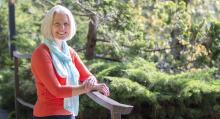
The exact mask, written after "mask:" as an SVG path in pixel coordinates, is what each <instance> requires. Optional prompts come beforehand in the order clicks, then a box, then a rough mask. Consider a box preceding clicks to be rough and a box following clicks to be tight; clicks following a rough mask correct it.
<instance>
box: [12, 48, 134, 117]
mask: <svg viewBox="0 0 220 119" xmlns="http://www.w3.org/2000/svg"><path fill="white" fill-rule="evenodd" d="M13 57H14V68H15V69H14V76H15V77H14V80H15V111H16V119H20V118H21V116H20V113H19V104H21V105H23V106H25V107H28V108H31V109H33V107H34V105H33V104H30V103H28V102H26V101H24V100H23V99H22V98H21V96H20V93H22V92H20V90H19V74H18V72H19V64H18V63H19V59H24V58H25V59H30V58H31V54H21V53H19V52H18V51H14V52H13ZM87 96H89V98H91V99H92V100H93V101H95V102H96V103H98V104H99V105H101V106H103V107H104V108H106V109H108V110H109V111H110V113H111V119H121V115H126V114H129V113H130V112H131V111H132V109H133V106H131V105H125V104H121V103H119V102H117V101H115V100H113V99H111V98H109V97H106V96H104V95H102V94H101V93H99V92H89V93H87Z"/></svg>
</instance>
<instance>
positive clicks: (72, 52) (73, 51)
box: [69, 46, 77, 56]
mask: <svg viewBox="0 0 220 119" xmlns="http://www.w3.org/2000/svg"><path fill="white" fill-rule="evenodd" d="M69 49H70V54H71V55H73V56H75V55H76V54H77V53H76V51H75V50H74V49H73V48H72V47H70V46H69Z"/></svg>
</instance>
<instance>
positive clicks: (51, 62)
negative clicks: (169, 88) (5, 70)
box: [31, 5, 109, 119]
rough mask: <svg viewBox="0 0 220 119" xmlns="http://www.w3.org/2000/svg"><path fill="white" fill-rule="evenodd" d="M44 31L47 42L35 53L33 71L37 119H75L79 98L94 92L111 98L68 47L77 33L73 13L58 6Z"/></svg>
mask: <svg viewBox="0 0 220 119" xmlns="http://www.w3.org/2000/svg"><path fill="white" fill-rule="evenodd" d="M41 31H42V33H43V35H44V37H45V40H44V42H43V43H42V44H40V45H39V46H38V47H37V48H36V49H35V51H34V52H33V54H32V58H31V69H32V72H33V75H34V78H35V86H36V89H37V96H38V98H37V102H36V104H35V106H34V112H33V115H34V119H74V118H75V116H77V114H78V108H79V98H78V96H79V95H81V94H84V93H87V92H89V91H91V90H97V91H100V92H101V93H103V94H104V95H106V96H108V95H109V89H108V87H107V86H106V85H105V84H99V83H97V81H96V78H95V77H94V76H93V75H92V74H91V73H90V72H89V71H88V69H87V68H86V67H85V65H84V64H83V63H82V61H81V60H80V58H79V56H78V55H77V53H76V52H75V51H74V50H73V49H72V48H71V47H69V46H68V45H67V43H66V41H67V40H70V39H71V38H72V37H73V36H74V35H75V32H76V25H75V21H74V19H73V15H72V13H71V12H70V11H69V10H68V9H67V8H65V7H63V6H60V5H57V6H55V7H53V8H52V9H51V10H50V11H49V12H48V13H47V14H46V15H45V17H44V19H43V21H42V24H41Z"/></svg>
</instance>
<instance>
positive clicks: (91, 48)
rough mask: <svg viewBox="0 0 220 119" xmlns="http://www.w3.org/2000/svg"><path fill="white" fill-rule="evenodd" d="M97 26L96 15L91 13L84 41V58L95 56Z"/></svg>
mask: <svg viewBox="0 0 220 119" xmlns="http://www.w3.org/2000/svg"><path fill="white" fill-rule="evenodd" d="M97 27H98V17H97V16H95V15H93V16H91V20H90V22H89V30H88V35H87V43H86V59H93V58H94V57H95V46H96V41H97Z"/></svg>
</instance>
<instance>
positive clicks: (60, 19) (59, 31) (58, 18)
mask: <svg viewBox="0 0 220 119" xmlns="http://www.w3.org/2000/svg"><path fill="white" fill-rule="evenodd" d="M69 34H70V22H69V18H68V16H67V15H66V14H64V13H55V14H54V16H53V23H52V35H53V38H54V39H55V40H64V39H66V38H67V36H68V35H69Z"/></svg>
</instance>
